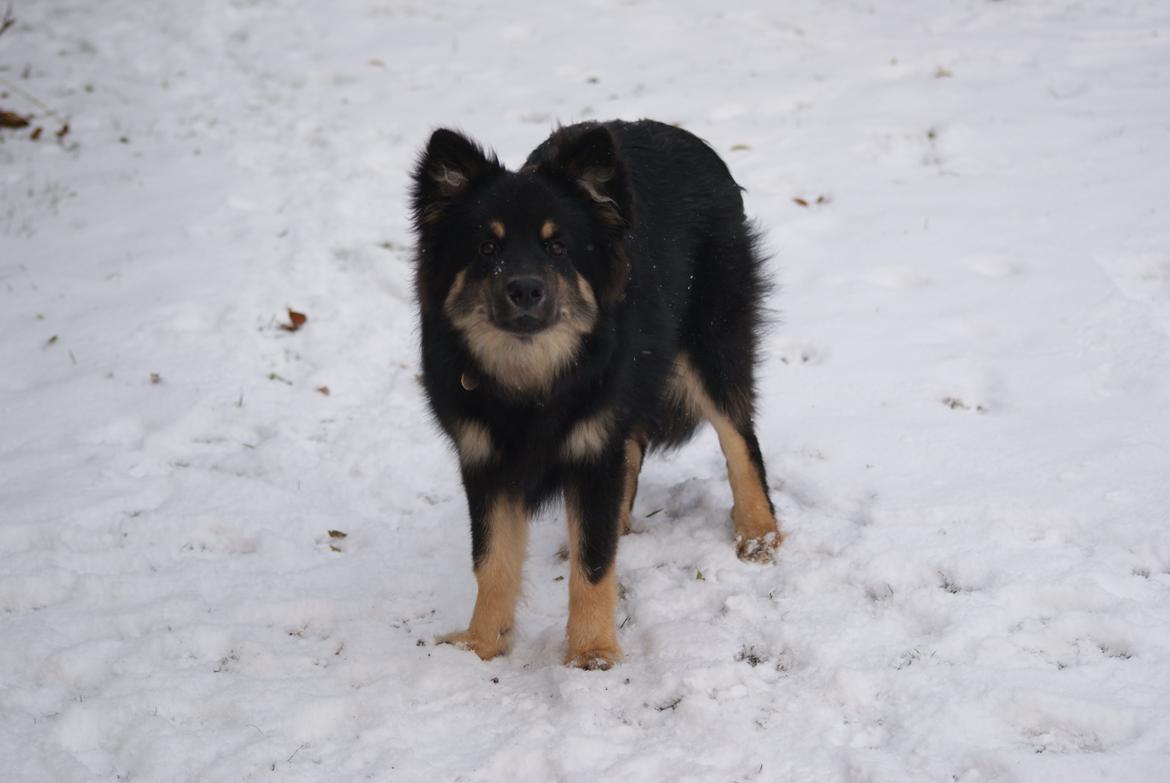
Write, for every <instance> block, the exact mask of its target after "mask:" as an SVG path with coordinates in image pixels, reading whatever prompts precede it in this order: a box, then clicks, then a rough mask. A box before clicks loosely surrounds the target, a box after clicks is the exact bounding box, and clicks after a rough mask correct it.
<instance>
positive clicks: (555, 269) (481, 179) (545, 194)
mask: <svg viewBox="0 0 1170 783" xmlns="http://www.w3.org/2000/svg"><path fill="white" fill-rule="evenodd" d="M541 150H543V155H542V156H541V157H540V158H539V159H537V160H535V161H533V162H531V163H530V164H529V165H526V166H525V167H524V168H523V169H521V170H520V171H518V172H511V171H508V170H507V169H505V168H504V167H503V166H501V165H500V163H499V161H498V160H496V158H495V157H494V156H489V155H486V154H485V153H484V151H483V150H482V149H481V148H480V147H479V146H477V145H476V144H475V143H474V142H472V141H470V140H468V139H467V138H466V137H464V136H462V135H460V134H458V133H456V132H454V131H450V130H446V129H440V130H437V131H435V133H434V135H432V136H431V140H430V142H429V143H428V144H427V148H426V150H425V151H424V152H423V154H422V156H421V157H420V159H419V162H418V166H417V168H416V169H415V172H414V190H413V193H412V196H413V205H414V218H415V230H416V232H417V233H418V240H419V241H418V257H417V263H418V268H417V270H416V278H415V279H416V290H417V295H418V299H419V305H420V307H421V308H422V311H423V316H424V319H425V318H426V317H428V316H431V315H437V314H440V315H441V317H443V318H446V319H447V320H448V321H449V322H450V323H451V325H452V326H453V327H454V328H455V329H456V330H457V331H458V333H459V334H460V336H461V337H462V339H463V341H464V344H465V345H466V347H467V349H468V351H469V352H470V354H471V355H472V357H473V358H474V360H475V362H476V363H477V364H478V369H480V370H481V371H482V372H484V373H486V374H487V375H490V376H491V377H492V379H493V380H494V381H495V382H496V383H497V384H498V385H499V386H501V387H503V388H505V389H508V390H510V391H512V392H515V393H520V394H529V393H532V394H540V393H543V392H547V391H548V389H549V388H551V386H552V384H553V382H554V381H555V380H556V378H557V376H558V374H559V373H560V372H561V371H562V370H563V369H564V368H565V367H567V366H568V365H569V364H571V363H572V361H573V359H574V357H575V356H576V355H577V353H578V351H580V350H581V347H582V344H583V341H584V340H585V338H586V337H587V336H588V335H589V334H590V333H591V332H593V331H594V329H595V328H596V327H597V325H598V322H599V319H600V318H601V317H602V315H603V314H604V312H606V311H607V310H608V309H609V308H611V307H612V306H613V305H614V304H616V303H617V302H619V301H620V300H621V299H622V298H623V297H624V294H625V285H626V278H627V274H628V265H627V262H626V259H625V254H624V253H623V252H622V248H621V240H622V236H623V233H624V231H625V229H626V228H627V226H628V225H629V222H630V206H631V205H630V198H629V193H628V184H627V179H626V174H625V171H624V169H623V168H622V166H621V162H620V160H619V158H618V156H617V154H616V150H615V145H614V140H613V137H612V136H611V135H610V132H609V131H608V130H607V129H606V128H604V127H603V126H600V125H598V126H593V127H592V128H589V129H587V130H585V131H584V132H577V133H574V134H573V135H572V136H569V135H568V134H565V133H564V132H562V133H559V134H557V135H554V136H553V138H552V139H550V140H549V142H548V143H546V144H545V145H543V146H542V147H541Z"/></svg>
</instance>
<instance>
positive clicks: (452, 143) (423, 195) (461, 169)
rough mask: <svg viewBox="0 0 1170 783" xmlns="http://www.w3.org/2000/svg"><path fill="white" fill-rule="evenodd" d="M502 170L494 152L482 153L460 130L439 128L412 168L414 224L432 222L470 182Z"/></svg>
mask: <svg viewBox="0 0 1170 783" xmlns="http://www.w3.org/2000/svg"><path fill="white" fill-rule="evenodd" d="M502 170H503V169H502V167H501V166H500V162H499V160H497V159H496V156H495V155H491V156H488V155H486V154H484V151H483V149H482V148H481V147H480V146H479V145H478V144H476V143H475V142H474V141H472V140H471V139H468V138H467V137H466V136H464V135H462V134H460V133H456V132H455V131H453V130H447V129H446V128H439V129H438V130H437V131H435V132H434V133H433V134H431V140H430V141H429V142H427V148H426V149H425V150H424V151H423V153H422V154H421V155H420V156H419V159H418V164H417V165H416V166H415V169H414V187H413V189H412V190H411V199H412V202H413V205H414V220H415V225H416V226H417V227H419V228H421V227H422V226H424V225H426V224H428V223H433V222H434V221H435V220H437V219H438V218H439V217H440V216H441V215H442V214H443V211H444V210H445V209H446V208H447V207H448V206H450V205H451V203H452V202H454V201H455V200H456V199H458V198H459V196H460V195H462V194H463V193H464V192H465V191H466V190H467V188H468V187H469V186H470V185H471V184H472V183H473V182H475V181H476V180H477V179H480V178H481V177H483V176H485V175H487V174H490V173H492V172H496V171H502Z"/></svg>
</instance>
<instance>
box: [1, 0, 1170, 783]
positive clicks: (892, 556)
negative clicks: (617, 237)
mask: <svg viewBox="0 0 1170 783" xmlns="http://www.w3.org/2000/svg"><path fill="white" fill-rule="evenodd" d="M15 15H16V16H17V18H18V23H17V25H16V26H14V27H13V28H12V29H10V30H8V31H7V32H6V33H5V34H4V35H3V37H0V80H2V81H0V107H3V108H5V109H8V110H12V111H19V112H21V113H29V114H34V115H36V116H35V119H34V124H40V125H43V126H44V128H45V131H44V134H43V136H42V138H41V139H40V140H38V141H31V140H29V139H28V135H27V132H26V131H12V130H2V131H0V304H2V307H0V331H2V333H3V335H4V338H3V340H0V433H2V435H0V779H3V780H5V781H48V780H52V781H91V780H92V781H98V780H102V781H105V780H135V781H178V780H207V781H226V780H231V781H246V780H261V779H263V780H269V779H273V780H295V781H340V780H366V779H368V780H395V781H399V780H401V781H422V780H428V781H429V780H464V781H489V780H515V781H549V780H558V781H584V780H596V779H602V780H623V781H662V780H675V781H732V780H734V781H779V780H792V781H857V782H861V781H874V782H875V783H876V782H878V781H957V782H958V783H984V782H987V781H1044V780H1062V781H1069V782H1073V781H1100V780H1111V781H1125V782H1126V783H1130V782H1133V781H1164V780H1167V779H1170V773H1168V772H1167V770H1168V769H1170V600H1168V599H1170V481H1168V478H1167V477H1168V476H1170V415H1167V403H1168V402H1170V250H1168V248H1170V214H1168V213H1167V206H1166V201H1165V196H1166V181H1167V175H1168V174H1170V7H1167V6H1166V4H1165V3H1159V2H1143V1H1142V0H1125V1H1124V2H1122V1H1120V0H1119V1H1118V2H1112V3H1106V2H1099V1H1098V0H1084V1H1083V2H1055V1H1052V0H1037V1H1036V2H1031V3H1027V4H1025V3H1018V2H1012V1H1011V0H1007V1H1005V2H984V1H983V0H954V1H952V2H945V3H939V2H928V0H908V1H907V2H901V3H896V4H895V3H884V4H873V3H867V2H861V1H860V0H844V1H843V2H836V3H814V2H811V1H810V0H795V1H794V2H787V3H782V4H779V3H766V2H762V0H755V1H754V2H746V3H742V4H737V5H736V6H735V7H734V8H731V7H728V8H720V6H719V4H712V3H706V2H697V0H683V1H682V2H673V3H668V2H662V1H661V0H647V1H646V2H636V3H634V2H616V1H610V0H595V2H590V3H582V4H580V5H577V6H575V7H569V6H562V5H558V4H553V3H543V4H540V3H531V2H521V0H507V1H506V2H501V3H496V4H490V5H489V4H480V3H473V2H469V1H468V0H448V2H444V3H422V2H410V1H409V0H404V1H403V2H395V3H382V2H375V0H344V2H337V3H330V4H326V3H318V4H300V3H294V2H291V0H250V1H247V2H245V1H244V0H239V1H237V2H223V1H222V0H221V2H214V3H182V2H176V1H174V0H168V1H167V2H156V3H131V2H129V0H110V1H109V2H104V3H100V4H98V3H87V2H83V1H82V0H59V1H58V2H53V3H31V2H23V3H18V5H17V7H16V8H15ZM42 104H43V106H42ZM48 110H52V111H54V112H56V116H50V115H48V114H47V111H48ZM643 116H647V117H654V118H657V119H661V120H665V121H670V122H677V123H680V124H681V125H682V126H684V127H686V128H688V129H689V130H692V131H693V132H695V133H697V134H699V135H700V136H702V137H704V138H706V139H707V140H709V141H710V142H711V144H712V145H713V146H714V147H715V148H716V149H717V150H718V151H719V152H720V153H721V154H722V155H723V156H724V157H725V159H726V160H727V161H728V163H729V165H730V166H731V168H732V171H733V173H734V175H735V176H736V178H737V179H738V180H739V181H740V183H741V184H743V185H744V186H745V187H746V188H747V201H748V208H749V211H750V212H751V214H753V215H754V216H755V217H756V218H757V219H758V220H759V222H760V224H761V227H762V229H763V230H764V234H765V238H766V243H767V246H768V249H769V251H770V252H771V253H772V255H773V258H772V261H771V262H770V263H771V266H772V269H773V270H774V274H775V276H776V278H777V281H778V282H779V283H780V286H779V288H778V292H777V296H776V299H775V301H774V306H775V308H776V314H777V318H776V324H775V326H774V328H773V329H772V331H771V332H770V334H769V337H768V339H767V342H766V349H767V350H766V362H765V365H764V367H763V368H762V371H761V378H760V387H761V403H760V407H761V414H760V419H759V430H760V433H761V436H760V440H761V444H762V447H763V452H764V457H765V460H766V462H767V464H768V468H769V474H770V479H771V481H772V488H773V493H774V496H775V498H776V500H777V504H778V507H779V510H780V512H781V517H782V525H783V527H784V529H785V530H786V532H787V533H788V538H787V540H786V542H785V544H784V547H783V548H782V550H781V555H780V557H779V562H778V563H777V564H776V565H775V566H774V567H759V566H752V565H747V564H743V563H741V562H739V561H738V560H737V559H736V558H735V554H734V550H733V546H732V542H731V530H730V523H729V521H728V519H727V510H728V508H729V506H730V494H729V491H728V489H727V486H726V479H725V475H724V467H723V462H722V458H721V457H720V455H719V452H718V447H717V443H716V440H715V437H714V435H713V433H711V432H709V431H707V432H703V433H702V434H701V435H700V436H699V437H698V438H696V440H695V441H694V442H693V443H692V444H691V445H689V446H687V447H686V448H685V449H683V450H681V451H679V452H678V453H676V454H673V455H667V456H660V457H656V458H653V459H650V460H649V461H648V462H647V465H646V468H645V471H644V474H643V479H642V484H641V490H640V494H639V497H638V502H637V505H636V507H635V518H634V523H633V525H634V533H633V534H631V535H630V536H628V537H626V538H625V539H624V540H623V542H622V545H621V552H620V554H619V577H620V581H621V584H622V588H623V598H622V601H621V604H620V607H619V616H618V621H619V623H621V630H620V631H619V638H620V641H621V643H622V644H623V646H624V648H625V650H626V654H627V660H626V662H625V663H624V664H622V665H621V666H619V667H617V668H615V669H613V670H612V671H609V672H604V673H603V672H581V671H575V670H569V669H566V668H564V667H562V666H561V665H560V660H561V655H562V637H563V632H564V621H565V613H566V601H567V599H566V582H567V580H564V579H563V577H564V576H565V575H566V573H567V567H566V565H565V563H564V562H563V561H562V560H561V559H560V558H558V556H557V552H558V550H560V549H561V547H562V545H563V543H564V535H565V534H564V522H563V519H562V515H561V512H560V511H554V512H552V513H549V514H546V515H544V516H543V517H541V518H540V519H539V520H537V522H536V523H535V525H534V528H533V532H532V537H531V544H530V550H529V551H530V555H529V561H528V565H527V571H526V577H525V585H526V588H525V598H524V602H523V605H522V606H521V609H520V612H519V616H518V622H519V627H518V628H517V631H516V636H517V639H516V644H515V648H514V650H513V651H512V653H511V654H510V655H509V656H507V657H504V658H499V659H497V660H494V661H492V662H489V663H483V662H481V661H479V660H478V659H477V658H476V657H475V656H474V655H471V654H469V653H466V652H462V651H460V650H457V649H454V648H450V647H436V646H434V645H433V644H432V643H431V640H432V639H433V638H434V637H435V636H436V635H438V634H440V633H443V632H447V631H451V630H456V629H458V628H461V627H462V626H463V624H464V623H465V622H466V620H467V618H468V616H469V613H470V609H471V604H472V600H473V597H474V581H473V579H472V575H471V570H470V563H469V549H470V542H469V538H468V530H467V523H466V509H465V507H464V501H463V498H462V492H461V489H460V487H459V484H458V475H457V470H456V465H455V460H454V457H453V455H452V453H451V450H450V448H449V447H448V446H447V445H446V444H444V443H443V442H442V441H441V440H440V439H439V437H438V435H437V430H436V428H435V427H434V425H433V424H432V423H431V421H430V419H429V417H428V414H427V412H426V409H425V404H424V401H423V398H422V396H421V393H420V389H419V387H418V384H417V382H416V378H415V376H416V373H417V372H418V357H417V346H416V340H417V330H416V327H415V314H414V311H413V307H412V292H411V278H410V274H411V273H410V266H411V250H410V246H411V242H412V238H411V235H410V230H409V224H408V218H407V209H406V203H405V202H406V190H407V185H408V183H407V171H408V169H409V168H410V166H411V163H412V161H413V158H414V155H415V154H416V151H417V149H418V148H419V147H420V146H421V145H422V144H423V143H424V142H425V140H426V138H427V135H428V133H429V132H430V130H431V129H432V128H434V127H437V126H442V125H448V126H455V127H459V128H462V129H464V130H466V131H467V132H469V133H471V134H472V135H474V136H475V137H476V138H478V139H480V140H482V141H483V142H485V143H487V144H489V145H491V146H494V147H495V149H496V150H497V151H498V152H499V153H500V155H501V156H502V158H503V159H504V160H505V161H506V162H508V163H510V164H512V165H517V164H518V163H519V162H520V161H522V160H523V157H524V155H525V154H526V153H527V151H528V150H529V149H531V148H532V147H533V146H535V145H536V144H537V143H538V142H539V141H541V140H542V139H543V138H544V137H545V136H546V134H547V133H548V132H549V131H550V129H551V128H552V127H553V126H554V125H555V124H556V123H557V122H566V123H567V122H572V121H577V120H581V119H588V118H598V119H605V118H610V117H622V118H631V119H632V118H638V117H643ZM66 117H67V118H68V120H69V123H70V131H69V133H68V134H67V135H66V136H65V137H64V138H62V139H61V140H57V139H56V138H55V136H54V133H55V132H56V130H57V129H58V127H59V125H60V123H61V122H62V121H63V120H64V119H65V118H66ZM821 196H823V197H824V198H821V199H820V200H819V201H818V197H821ZM795 198H801V199H803V200H804V201H805V202H806V203H807V206H802V205H800V204H798V203H796V202H795V201H794V199H795ZM286 307H293V308H295V309H297V310H299V311H302V312H304V313H306V314H307V315H308V322H307V323H306V324H305V326H304V327H303V328H301V329H300V330H299V331H297V332H295V333H293V332H288V331H284V330H282V329H280V328H279V324H280V323H282V322H284V321H285V319H286V318H287V315H286V311H285V308H286ZM54 337H55V338H56V339H52V338H54ZM152 374H155V376H154V377H155V379H156V380H152ZM156 381H157V382H156ZM323 386H326V387H328V389H329V392H330V393H329V394H328V396H326V395H325V394H324V393H321V392H319V391H318V388H319V387H323ZM331 530H336V531H341V532H344V533H345V534H346V537H345V538H335V537H331V536H330V535H329V531H331ZM700 575H701V577H702V578H699V576H700Z"/></svg>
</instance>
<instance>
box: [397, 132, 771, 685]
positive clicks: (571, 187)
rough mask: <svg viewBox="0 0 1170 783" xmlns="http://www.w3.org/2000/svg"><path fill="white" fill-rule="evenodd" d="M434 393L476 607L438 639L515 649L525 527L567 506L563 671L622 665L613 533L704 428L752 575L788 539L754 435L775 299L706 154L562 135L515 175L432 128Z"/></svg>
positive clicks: (422, 248)
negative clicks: (560, 501) (768, 307)
mask: <svg viewBox="0 0 1170 783" xmlns="http://www.w3.org/2000/svg"><path fill="white" fill-rule="evenodd" d="M412 196H413V206H414V218H415V229H416V231H417V235H418V251H417V252H418V255H417V264H418V267H417V273H416V286H417V294H418V301H419V306H420V309H421V318H422V359H423V378H424V384H425V387H426V392H427V396H428V398H429V400H430V403H431V407H432V409H433V410H434V413H435V416H436V418H437V419H438V421H439V424H440V425H441V426H442V428H443V429H444V431H445V432H446V433H447V434H448V435H449V436H450V437H451V439H452V440H453V441H454V444H455V447H456V449H457V450H458V453H459V461H460V465H461V468H462V474H463V485H464V488H465V489H466V491H467V505H468V509H469V510H470V513H471V548H472V557H473V561H474V568H475V577H476V581H477V583H478V588H479V594H478V597H477V598H476V601H475V609H474V611H473V612H472V615H471V623H470V626H469V627H468V629H467V630H466V631H462V632H459V633H455V634H451V635H449V636H446V637H443V638H442V639H441V640H440V641H445V642H451V643H455V644H459V645H462V646H464V647H466V648H469V649H471V650H474V651H475V652H476V653H478V654H479V656H480V657H481V658H484V659H488V658H491V657H493V656H495V655H498V654H500V653H502V652H505V651H506V650H507V648H508V644H509V641H510V632H511V630H512V623H513V617H514V610H515V604H516V599H517V596H518V594H519V591H520V581H521V567H522V563H523V560H524V552H525V544H526V540H527V527H528V521H529V518H530V517H531V515H532V513H533V511H534V509H536V508H538V507H539V506H541V504H543V503H545V502H548V501H550V500H551V499H553V498H554V497H555V496H556V495H557V494H558V493H562V492H563V495H564V500H565V507H566V510H567V516H568V527H569V553H570V577H569V622H568V645H567V653H566V662H568V663H569V664H571V665H574V666H580V667H584V668H600V669H604V668H608V667H609V666H611V665H612V664H613V663H614V662H615V661H617V660H619V659H620V658H621V649H620V647H619V646H618V642H617V633H616V629H615V627H614V610H615V607H616V603H617V594H618V590H617V578H616V575H615V572H614V569H615V566H614V560H615V556H616V554H617V544H618V536H619V534H620V533H624V532H626V531H627V530H628V529H629V518H630V509H631V506H632V504H633V501H634V493H635V490H636V488H637V482H638V472H639V470H640V468H641V466H642V458H643V457H644V455H645V453H646V451H647V449H652V448H654V447H661V446H673V445H677V444H680V443H682V442H683V441H685V440H686V439H688V438H689V437H690V436H691V434H692V432H693V431H694V429H695V427H696V425H697V424H698V422H699V421H700V420H701V419H706V420H707V421H709V422H711V424H712V425H714V427H715V431H716V432H717V433H718V435H719V443H720V445H721V446H722V448H723V453H724V455H725V456H726V459H727V470H728V474H729V477H730V480H731V489H732V494H733V497H734V503H733V507H732V510H731V517H732V520H733V521H734V524H735V541H736V546H737V549H738V552H739V556H740V557H741V558H743V559H745V560H754V561H769V560H771V558H772V552H773V549H774V548H775V547H777V546H778V545H779V543H780V532H779V530H778V529H777V526H776V518H775V514H774V510H773V507H772V502H771V500H770V499H769V497H768V490H767V483H766V481H765V476H764V463H763V460H762V458H761V456H760V448H759V445H758V443H757V442H756V436H755V432H754V429H753V425H752V411H753V404H754V390H753V379H752V375H753V367H754V363H755V360H756V346H757V342H758V339H757V338H758V333H759V329H760V323H761V309H762V304H761V299H762V296H763V294H764V291H765V287H766V286H765V282H764V277H763V273H762V270H761V259H760V256H759V254H758V252H757V249H756V241H755V236H754V234H753V233H752V230H751V228H750V226H749V225H748V223H747V220H746V219H745V217H744V211H743V201H742V199H741V197H740V188H739V186H738V185H736V183H735V181H734V180H733V179H732V178H731V174H730V173H729V172H728V170H727V167H726V166H725V165H724V163H723V161H721V160H720V159H719V157H718V155H716V154H715V152H714V151H713V150H711V148H710V147H708V146H707V145H706V144H704V143H703V142H702V141H700V140H699V139H698V138H696V137H695V136H693V135H691V134H690V133H687V132H686V131H683V130H679V129H677V128H674V127H671V126H668V125H663V124H661V123H657V122H650V121H647V120H643V121H640V122H632V123H630V122H608V123H604V124H597V123H584V124H580V125H573V126H570V127H566V128H561V129H560V130H558V131H557V132H556V133H554V134H553V135H552V137H550V138H549V139H548V140H547V141H545V142H544V143H543V144H541V145H540V146H539V147H537V149H536V150H535V151H533V153H532V154H531V155H530V156H529V158H528V160H527V162H526V163H525V164H524V166H523V168H521V169H520V170H519V171H516V172H512V171H508V170H507V169H505V168H504V167H503V166H501V165H500V163H499V162H498V161H497V160H496V158H495V157H494V156H488V155H485V153H484V152H483V150H482V149H481V148H480V147H478V146H477V145H476V144H475V143H474V142H472V141H469V140H468V139H467V138H465V137H464V136H462V135H460V134H458V133H455V132H453V131H450V130H438V131H435V133H434V135H433V136H432V137H431V139H430V142H429V143H428V144H427V148H426V150H425V151H424V152H423V154H422V156H421V158H420V160H419V163H418V166H417V168H416V170H415V172H414V189H413V194H412Z"/></svg>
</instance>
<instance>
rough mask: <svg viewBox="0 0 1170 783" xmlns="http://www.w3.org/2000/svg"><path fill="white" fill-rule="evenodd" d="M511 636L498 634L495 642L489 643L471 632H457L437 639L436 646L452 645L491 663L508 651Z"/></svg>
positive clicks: (505, 633) (507, 633)
mask: <svg viewBox="0 0 1170 783" xmlns="http://www.w3.org/2000/svg"><path fill="white" fill-rule="evenodd" d="M510 637H511V634H510V633H509V632H507V631H505V632H503V633H500V634H497V635H496V639H495V640H494V641H491V642H488V641H485V640H484V639H482V638H480V637H479V636H477V635H475V634H473V633H472V632H471V631H470V630H467V631H455V632H454V633H448V634H443V635H442V636H439V637H437V638H436V639H435V644H451V645H454V646H456V647H458V648H459V649H461V650H471V651H472V652H473V653H475V654H476V655H478V656H479V657H480V658H482V659H483V660H485V661H490V660H491V659H492V658H495V657H496V656H497V655H502V654H504V653H506V652H507V651H508V641H509V639H510Z"/></svg>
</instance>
